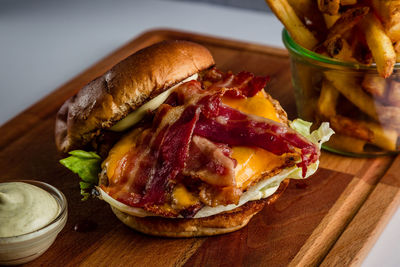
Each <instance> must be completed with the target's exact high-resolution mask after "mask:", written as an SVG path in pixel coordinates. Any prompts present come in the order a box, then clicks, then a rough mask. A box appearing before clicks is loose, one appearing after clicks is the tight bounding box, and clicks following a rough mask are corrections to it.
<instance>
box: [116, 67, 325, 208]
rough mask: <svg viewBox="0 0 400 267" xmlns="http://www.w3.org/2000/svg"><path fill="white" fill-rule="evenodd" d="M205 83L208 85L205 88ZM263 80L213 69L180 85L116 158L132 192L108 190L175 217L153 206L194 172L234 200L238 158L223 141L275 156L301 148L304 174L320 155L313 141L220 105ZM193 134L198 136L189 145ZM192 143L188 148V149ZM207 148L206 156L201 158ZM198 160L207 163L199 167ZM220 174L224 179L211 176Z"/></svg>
mask: <svg viewBox="0 0 400 267" xmlns="http://www.w3.org/2000/svg"><path fill="white" fill-rule="evenodd" d="M207 81H208V82H209V84H208V86H204V85H205V84H206V83H207ZM266 82H267V78H265V77H255V76H254V75H253V74H251V73H248V72H241V73H239V74H238V75H236V76H235V75H233V74H232V73H227V74H223V73H221V72H218V71H216V70H212V71H211V72H210V73H209V74H208V76H207V75H206V76H204V77H203V83H202V84H201V83H200V82H198V81H191V82H188V83H185V84H183V85H181V86H180V87H178V88H177V89H176V90H175V92H174V93H173V94H171V96H170V97H169V98H168V99H167V101H166V102H165V103H166V104H163V105H162V106H161V107H160V108H159V109H158V110H157V112H156V115H155V118H154V120H153V125H152V126H151V127H150V128H148V129H146V130H144V131H143V134H142V136H141V138H140V139H139V142H138V143H137V145H136V148H135V151H131V152H130V153H129V154H128V155H127V156H125V157H124V158H123V160H121V162H120V165H119V167H118V170H117V171H116V172H118V173H119V175H120V176H121V179H120V181H121V182H122V183H130V191H129V192H122V193H120V194H118V192H117V191H118V190H117V189H115V190H114V191H113V190H110V191H109V192H117V193H116V196H117V200H119V201H121V202H123V203H125V204H127V205H130V206H134V207H143V208H144V209H146V210H149V211H152V212H155V213H159V214H163V215H165V216H177V214H176V213H174V212H172V211H171V213H168V211H165V210H164V209H160V208H159V206H157V205H161V204H164V203H165V201H167V198H166V197H167V195H169V194H170V193H171V192H172V190H173V188H174V185H175V184H177V183H179V182H180V179H184V177H185V175H188V174H193V173H194V174H195V176H196V177H194V178H197V179H200V180H203V182H205V183H206V184H207V185H209V186H215V187H219V189H218V190H220V191H221V190H222V191H224V190H225V191H226V193H227V194H230V195H232V197H231V198H232V199H238V197H239V196H240V194H238V192H236V191H235V192H233V191H232V188H233V189H235V188H236V187H235V183H236V182H235V179H234V178H235V177H234V175H233V174H234V171H233V170H234V167H235V164H236V162H235V161H234V160H233V159H232V158H230V153H229V152H227V151H224V150H226V148H227V145H229V146H255V147H260V148H263V149H266V150H268V151H270V152H272V153H274V154H277V155H282V154H284V153H292V152H297V151H299V150H300V151H301V154H302V162H301V163H299V166H301V167H302V169H303V176H304V175H305V174H306V171H307V166H308V165H310V164H311V163H312V162H315V161H316V160H317V159H318V156H319V150H318V148H317V147H316V145H314V144H312V143H311V142H309V141H308V140H307V139H305V138H304V137H302V136H301V135H300V134H298V133H297V132H295V131H294V130H292V129H290V128H289V127H288V126H286V125H284V124H281V123H277V122H274V121H272V120H269V119H265V118H261V117H257V116H252V115H246V114H244V113H241V112H239V111H237V110H235V109H233V108H230V107H228V106H226V105H224V104H223V103H222V100H221V99H222V97H223V96H224V95H226V94H229V96H233V97H251V96H254V95H255V94H256V93H257V92H258V91H260V90H262V89H263V88H264V86H265V84H266ZM202 85H203V87H202ZM204 87H206V89H204ZM194 136H197V137H195V138H197V139H196V140H195V141H196V142H194V143H193V137H194ZM202 140H203V141H202ZM192 143H193V145H196V146H199V147H196V146H193V145H191V144H192ZM218 144H223V145H218ZM191 147H192V150H189V149H190V148H191ZM193 149H195V150H193ZM219 150H221V151H219ZM190 151H192V153H194V152H196V151H197V152H196V153H197V154H198V158H197V159H196V161H188V157H189V154H190ZM193 151H194V152H193ZM211 152H212V155H210V156H209V158H204V157H207V155H208V154H211ZM200 156H201V157H200ZM222 158H223V160H222ZM130 161H134V162H135V163H134V164H132V163H129V162H130ZM200 161H201V162H206V163H207V164H208V165H207V166H205V167H201V166H198V162H200ZM214 161H215V162H214ZM213 162H214V163H215V164H214V163H213ZM210 171H215V172H216V175H215V176H214V177H212V176H209V175H207V177H205V176H204V175H202V174H204V173H207V172H210ZM220 178H221V179H223V180H221V181H217V180H215V179H220ZM213 179H214V180H213ZM111 186H116V185H111ZM225 191H224V192H225ZM233 193H234V194H233ZM233 196H234V197H233ZM227 204H229V203H227ZM167 213H168V214H167Z"/></svg>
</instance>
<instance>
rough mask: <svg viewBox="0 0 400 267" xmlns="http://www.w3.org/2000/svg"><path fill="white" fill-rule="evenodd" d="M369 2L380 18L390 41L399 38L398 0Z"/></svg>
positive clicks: (399, 12) (399, 4) (399, 14)
mask: <svg viewBox="0 0 400 267" xmlns="http://www.w3.org/2000/svg"><path fill="white" fill-rule="evenodd" d="M371 4H372V7H373V8H374V11H375V12H376V14H378V16H379V18H380V19H381V20H382V22H383V25H384V28H385V30H386V33H387V34H388V36H389V38H390V39H391V40H392V41H398V40H400V1H398V0H372V1H371Z"/></svg>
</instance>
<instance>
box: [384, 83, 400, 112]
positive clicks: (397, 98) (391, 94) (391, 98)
mask: <svg viewBox="0 0 400 267" xmlns="http://www.w3.org/2000/svg"><path fill="white" fill-rule="evenodd" d="M387 102H388V103H390V104H391V105H393V106H396V107H400V82H397V81H392V82H391V83H390V87H389V89H388V94H387Z"/></svg>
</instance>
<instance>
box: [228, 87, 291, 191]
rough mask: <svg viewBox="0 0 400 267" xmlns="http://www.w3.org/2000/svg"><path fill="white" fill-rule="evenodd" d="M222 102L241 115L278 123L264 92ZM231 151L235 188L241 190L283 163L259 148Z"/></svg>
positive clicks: (279, 158)
mask: <svg viewBox="0 0 400 267" xmlns="http://www.w3.org/2000/svg"><path fill="white" fill-rule="evenodd" d="M222 102H223V103H224V104H225V105H228V106H230V107H232V108H234V109H237V110H239V111H241V112H243V113H247V114H253V115H256V116H260V117H264V118H267V119H271V120H274V121H277V122H280V120H279V117H278V114H277V113H276V110H275V107H274V105H273V104H272V103H271V101H269V100H268V99H267V98H266V97H265V93H264V91H260V92H258V93H257V94H256V95H255V96H253V97H249V98H245V99H240V98H231V97H224V98H223V99H222ZM232 150H233V153H232V158H234V159H235V160H236V161H237V163H238V164H237V166H236V168H235V178H236V186H237V187H239V188H243V189H245V188H247V187H248V186H249V185H250V184H251V183H252V182H253V181H254V180H256V179H258V178H259V177H260V175H261V174H263V173H265V172H269V171H272V170H273V169H275V168H278V167H280V166H282V165H283V164H284V163H285V159H284V157H282V156H277V155H275V154H272V153H271V152H268V151H266V150H264V149H261V148H256V147H242V146H239V147H233V148H232Z"/></svg>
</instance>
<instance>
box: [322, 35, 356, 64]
mask: <svg viewBox="0 0 400 267" xmlns="http://www.w3.org/2000/svg"><path fill="white" fill-rule="evenodd" d="M324 46H325V47H326V51H327V52H328V54H329V55H330V56H331V57H333V58H336V59H341V60H343V61H355V59H354V58H353V51H352V49H351V47H350V45H349V44H348V43H347V41H346V40H345V39H343V38H342V37H340V36H339V35H337V36H335V37H333V38H331V39H328V40H327V41H325V42H324Z"/></svg>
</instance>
